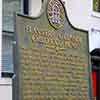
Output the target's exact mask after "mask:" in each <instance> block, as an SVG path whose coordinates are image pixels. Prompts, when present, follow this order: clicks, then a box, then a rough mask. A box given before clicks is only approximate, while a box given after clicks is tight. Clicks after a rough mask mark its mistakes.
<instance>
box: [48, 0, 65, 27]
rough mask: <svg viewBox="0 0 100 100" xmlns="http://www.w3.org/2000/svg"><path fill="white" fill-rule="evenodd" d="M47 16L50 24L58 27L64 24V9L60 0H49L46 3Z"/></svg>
mask: <svg viewBox="0 0 100 100" xmlns="http://www.w3.org/2000/svg"><path fill="white" fill-rule="evenodd" d="M47 16H48V20H49V22H50V24H51V25H52V26H53V27H54V28H55V29H59V28H61V27H62V26H63V25H64V21H65V11H64V6H63V4H62V3H61V1H60V0H50V1H49V2H48V5H47Z"/></svg>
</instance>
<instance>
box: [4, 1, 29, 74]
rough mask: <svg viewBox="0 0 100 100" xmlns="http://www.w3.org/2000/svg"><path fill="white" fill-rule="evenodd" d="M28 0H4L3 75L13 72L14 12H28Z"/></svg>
mask: <svg viewBox="0 0 100 100" xmlns="http://www.w3.org/2000/svg"><path fill="white" fill-rule="evenodd" d="M28 2H29V1H28V0H2V3H3V16H2V17H3V18H2V19H3V21H2V22H3V29H2V30H3V39H2V73H3V74H2V75H3V76H7V74H8V73H10V74H11V73H13V46H12V42H13V35H14V23H15V20H14V13H15V12H16V13H23V14H25V15H26V14H28Z"/></svg>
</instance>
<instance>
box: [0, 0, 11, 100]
mask: <svg viewBox="0 0 100 100" xmlns="http://www.w3.org/2000/svg"><path fill="white" fill-rule="evenodd" d="M1 50H2V0H0V100H12V80H11V79H10V78H2V77H1V70H2V63H1V62H2V61H1V59H2V57H1V55H2V52H1Z"/></svg>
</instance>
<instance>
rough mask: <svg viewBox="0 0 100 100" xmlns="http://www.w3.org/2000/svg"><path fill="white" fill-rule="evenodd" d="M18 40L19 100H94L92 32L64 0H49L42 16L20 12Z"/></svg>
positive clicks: (16, 67)
mask: <svg viewBox="0 0 100 100" xmlns="http://www.w3.org/2000/svg"><path fill="white" fill-rule="evenodd" d="M15 40H16V42H17V44H16V45H15V49H14V51H15V60H14V64H15V74H16V77H15V80H14V82H15V84H14V90H15V95H14V99H15V100H92V97H91V84H90V83H91V82H90V70H89V68H90V67H89V57H88V55H89V52H88V34H87V32H85V31H81V30H78V29H75V28H73V27H72V26H71V25H70V23H69V22H68V18H67V17H66V13H65V9H64V6H63V4H62V3H61V1H60V0H47V4H46V6H45V9H44V12H43V14H42V15H41V16H40V17H38V18H30V17H25V16H22V15H17V16H16V37H15Z"/></svg>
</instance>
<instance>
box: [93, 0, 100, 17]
mask: <svg viewBox="0 0 100 100" xmlns="http://www.w3.org/2000/svg"><path fill="white" fill-rule="evenodd" d="M92 15H94V16H97V17H100V0H92Z"/></svg>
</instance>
